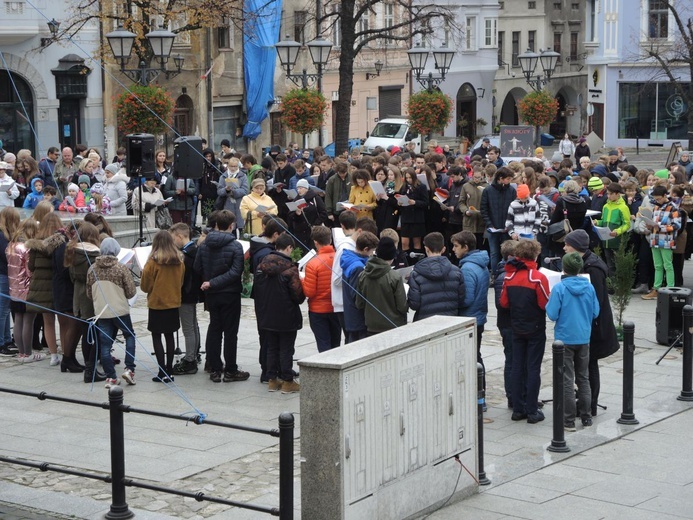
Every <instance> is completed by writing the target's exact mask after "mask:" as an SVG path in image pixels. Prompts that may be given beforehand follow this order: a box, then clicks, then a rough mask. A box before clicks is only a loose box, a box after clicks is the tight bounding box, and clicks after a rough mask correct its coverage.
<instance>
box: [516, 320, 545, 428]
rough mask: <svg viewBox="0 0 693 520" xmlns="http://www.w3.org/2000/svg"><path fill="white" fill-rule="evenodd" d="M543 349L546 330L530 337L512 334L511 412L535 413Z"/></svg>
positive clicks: (539, 386)
mask: <svg viewBox="0 0 693 520" xmlns="http://www.w3.org/2000/svg"><path fill="white" fill-rule="evenodd" d="M545 348H546V330H541V331H537V333H536V334H534V335H532V336H524V335H522V336H520V335H518V334H513V370H512V380H513V385H512V396H513V412H516V413H526V414H527V415H535V414H536V413H537V410H538V408H537V403H538V402H539V389H540V388H541V360H542V359H543V358H544V349H545Z"/></svg>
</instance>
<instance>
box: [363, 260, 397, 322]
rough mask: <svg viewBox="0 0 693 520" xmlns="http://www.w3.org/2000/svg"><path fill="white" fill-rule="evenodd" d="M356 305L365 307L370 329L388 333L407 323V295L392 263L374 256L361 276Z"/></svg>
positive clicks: (364, 310)
mask: <svg viewBox="0 0 693 520" xmlns="http://www.w3.org/2000/svg"><path fill="white" fill-rule="evenodd" d="M358 289H359V292H358V294H356V307H357V308H358V309H363V312H364V315H365V318H366V329H368V332H384V331H386V330H390V329H394V328H396V327H401V326H402V325H406V324H407V309H408V307H407V295H406V293H405V292H404V281H403V280H402V277H401V276H400V275H399V274H398V273H396V272H394V271H393V270H392V266H390V264H389V263H387V262H386V261H385V260H381V259H380V258H378V257H375V256H373V257H371V258H369V259H368V262H366V267H365V268H364V269H363V272H362V273H361V274H360V275H359V283H358Z"/></svg>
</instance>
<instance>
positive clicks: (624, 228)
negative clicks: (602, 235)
mask: <svg viewBox="0 0 693 520" xmlns="http://www.w3.org/2000/svg"><path fill="white" fill-rule="evenodd" d="M597 224H598V225H599V226H602V227H608V228H609V229H611V230H612V231H616V234H617V235H618V236H616V237H615V238H612V239H611V240H605V241H604V247H605V248H607V249H618V246H619V245H620V244H621V235H623V234H624V233H628V231H630V210H629V209H628V205H627V204H626V201H625V200H623V197H619V198H618V201H616V202H611V201H607V203H606V204H604V208H603V209H602V218H601V219H599V220H598V221H597Z"/></svg>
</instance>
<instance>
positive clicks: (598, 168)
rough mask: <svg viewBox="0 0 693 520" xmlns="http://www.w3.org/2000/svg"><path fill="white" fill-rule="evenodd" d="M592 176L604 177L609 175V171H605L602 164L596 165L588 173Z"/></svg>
mask: <svg viewBox="0 0 693 520" xmlns="http://www.w3.org/2000/svg"><path fill="white" fill-rule="evenodd" d="M590 173H591V174H592V175H599V176H600V177H604V176H605V175H606V174H608V173H609V171H608V170H607V169H606V166H604V165H603V164H598V165H597V166H595V167H594V168H592V170H591V171H590Z"/></svg>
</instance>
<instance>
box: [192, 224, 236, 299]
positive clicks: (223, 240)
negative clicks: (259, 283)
mask: <svg viewBox="0 0 693 520" xmlns="http://www.w3.org/2000/svg"><path fill="white" fill-rule="evenodd" d="M194 269H195V271H196V272H197V273H198V274H199V275H200V277H201V279H202V281H203V282H209V289H207V291H206V293H207V294H215V295H216V294H219V295H221V294H240V293H241V290H242V288H243V287H242V284H241V278H242V276H243V247H242V246H241V244H239V243H238V241H237V240H236V237H235V235H234V234H233V233H227V232H224V231H211V232H210V233H209V235H207V238H205V240H204V242H202V244H200V246H199V247H198V249H197V256H196V257H195V264H194Z"/></svg>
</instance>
